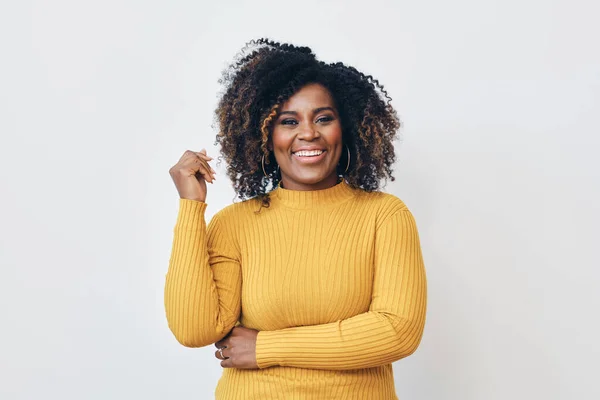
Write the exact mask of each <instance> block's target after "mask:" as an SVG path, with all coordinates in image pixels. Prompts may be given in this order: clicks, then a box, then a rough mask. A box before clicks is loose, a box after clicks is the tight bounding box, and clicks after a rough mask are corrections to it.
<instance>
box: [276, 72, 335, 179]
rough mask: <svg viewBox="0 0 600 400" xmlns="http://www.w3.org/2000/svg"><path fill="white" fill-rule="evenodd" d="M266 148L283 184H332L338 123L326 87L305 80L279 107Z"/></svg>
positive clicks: (333, 105) (332, 102) (333, 104)
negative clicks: (273, 160) (277, 167)
mask: <svg viewBox="0 0 600 400" xmlns="http://www.w3.org/2000/svg"><path fill="white" fill-rule="evenodd" d="M269 149H270V150H271V151H273V153H274V155H275V159H276V160H277V163H278V164H279V167H280V168H281V177H282V181H284V182H286V183H285V188H287V189H292V190H319V189H326V188H328V187H331V186H333V185H335V183H336V182H337V179H338V174H337V165H338V163H339V160H340V155H341V152H342V124H341V122H340V119H339V115H338V112H337V110H336V109H335V103H334V101H333V98H332V97H331V94H330V93H329V91H328V90H327V89H326V88H325V87H324V86H323V85H320V84H308V85H306V86H304V87H303V88H302V89H300V90H299V91H298V92H297V93H296V94H294V95H293V96H292V97H290V99H289V100H288V101H286V102H285V103H284V104H283V106H282V107H281V112H280V113H279V116H278V118H277V119H276V121H275V122H274V124H273V133H272V135H271V138H270V143H269Z"/></svg>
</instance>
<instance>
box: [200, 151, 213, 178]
mask: <svg viewBox="0 0 600 400" xmlns="http://www.w3.org/2000/svg"><path fill="white" fill-rule="evenodd" d="M196 155H197V156H198V157H199V158H200V160H202V161H204V162H206V165H208V167H209V168H210V170H211V172H212V173H213V174H216V173H217V171H215V170H214V169H213V168H212V167H211V166H210V164H209V163H208V162H209V161H212V157H209V156H207V155H204V154H202V153H196Z"/></svg>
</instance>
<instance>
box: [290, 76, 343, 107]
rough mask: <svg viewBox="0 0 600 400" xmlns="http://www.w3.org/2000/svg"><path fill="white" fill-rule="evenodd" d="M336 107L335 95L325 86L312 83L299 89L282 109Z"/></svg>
mask: <svg viewBox="0 0 600 400" xmlns="http://www.w3.org/2000/svg"><path fill="white" fill-rule="evenodd" d="M319 107H335V105H334V101H333V97H332V96H331V93H329V90H327V88H325V86H323V85H321V84H318V83H311V84H308V85H306V86H304V87H302V88H301V89H300V90H298V91H297V92H296V93H294V95H293V96H292V97H290V98H289V99H288V100H287V101H286V102H285V103H283V107H282V111H288V110H290V111H291V110H300V109H314V108H319Z"/></svg>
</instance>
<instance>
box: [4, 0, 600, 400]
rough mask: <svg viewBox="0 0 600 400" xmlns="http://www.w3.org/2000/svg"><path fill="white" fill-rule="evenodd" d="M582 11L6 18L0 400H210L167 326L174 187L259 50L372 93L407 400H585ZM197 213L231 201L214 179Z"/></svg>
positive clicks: (586, 112)
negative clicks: (253, 45)
mask: <svg viewBox="0 0 600 400" xmlns="http://www.w3.org/2000/svg"><path fill="white" fill-rule="evenodd" d="M599 8H600V7H599V6H598V3H597V2H594V1H591V0H590V1H587V2H585V1H567V0H560V1H559V0H557V1H550V0H546V1H535V0H520V1H513V0H503V1H482V0H478V1H476V0H471V1H467V0H457V1H443V0H437V1H426V0H425V1H395V2H392V1H389V2H385V1H375V0H371V1H363V2H357V1H344V2H342V1H341V0H340V1H336V2H327V1H299V2H265V1H256V0H254V1H236V2H233V1H229V2H228V1H218V2H212V3H210V4H207V3H204V2H201V1H191V0H189V1H170V2H166V1H164V2H158V1H147V0H146V1H142V0H137V1H135V0H118V1H117V0H104V1H76V0H71V1H67V0H53V1H5V2H2V5H1V6H0V46H1V47H0V49H1V53H0V61H1V62H0V72H1V73H0V134H1V142H0V179H1V184H0V191H1V196H0V202H1V207H0V245H1V248H0V267H1V275H0V323H1V329H0V398H2V399H6V400H13V399H15V400H16V399H62V400H68V399H147V400H150V399H192V398H193V399H209V398H211V397H212V393H213V390H214V387H215V385H216V382H217V379H218V378H219V376H220V374H221V367H220V366H219V364H218V360H216V359H215V358H213V351H214V350H213V348H212V347H211V346H209V347H206V348H203V349H187V348H184V347H182V346H180V345H179V344H178V343H177V342H176V341H175V339H174V337H173V336H172V334H171V333H170V331H169V330H168V328H167V325H166V320H165V316H164V308H163V297H162V296H163V294H162V290H163V285H164V277H165V273H166V270H167V266H168V259H169V253H170V247H171V240H172V233H173V232H172V229H173V226H174V222H175V217H176V213H177V204H178V202H177V199H178V196H177V193H176V190H175V188H174V185H173V184H172V182H171V180H170V177H169V175H168V169H169V168H170V167H171V166H172V165H173V164H174V163H175V162H176V161H177V160H178V158H179V156H180V155H181V153H183V151H185V150H186V149H192V150H200V149H201V148H202V147H207V148H208V149H209V153H210V154H213V155H216V149H215V148H214V147H213V142H214V136H215V133H216V132H215V130H214V129H213V128H211V124H212V121H213V111H214V108H215V105H216V101H217V94H218V91H219V86H218V82H217V80H218V78H219V77H220V72H221V70H222V69H223V68H224V67H225V66H226V65H227V64H228V63H229V62H230V61H231V60H232V58H233V56H234V55H235V54H236V52H237V51H238V50H239V49H240V48H241V47H242V45H243V44H244V43H245V42H247V41H248V40H250V39H252V38H258V37H261V36H268V37H271V38H273V39H276V40H278V41H283V42H292V43H295V44H299V45H308V46H310V47H312V49H313V50H314V51H315V52H316V54H317V55H318V56H319V58H321V59H322V60H324V61H328V62H333V61H344V62H346V63H348V64H350V65H353V66H356V67H357V68H358V69H360V70H362V71H364V72H365V73H368V74H372V75H373V76H375V77H376V78H378V79H379V80H380V81H381V82H382V83H383V84H384V85H385V87H386V88H387V89H388V91H389V93H390V95H391V96H392V97H393V104H394V106H395V107H396V108H397V110H398V112H399V114H400V116H401V119H402V121H403V123H404V127H403V129H402V131H401V134H402V138H403V140H402V141H401V142H399V143H398V146H397V149H398V159H399V161H398V163H397V165H396V173H395V175H396V177H397V181H396V182H394V183H393V184H392V183H390V184H389V185H388V186H387V187H386V189H385V190H386V191H389V192H391V193H394V194H396V195H397V196H399V197H400V198H401V199H403V200H404V201H405V202H406V204H407V205H408V206H409V208H410V209H411V210H412V211H413V213H414V215H415V217H416V220H417V225H418V227H419V232H420V236H421V243H422V248H423V253H424V257H425V262H426V266H427V272H428V279H429V310H428V319H427V327H426V332H425V336H424V338H423V341H422V343H421V347H420V348H419V350H418V351H417V353H415V354H414V355H413V356H411V357H409V358H407V359H404V360H401V361H399V362H397V363H395V364H394V369H395V374H396V386H397V392H398V395H399V397H400V398H401V399H406V400H409V399H410V400H432V399H436V400H437V399H452V400H495V399H498V400H500V399H598V398H600V386H599V382H598V374H599V367H598V358H599V357H600V351H599V344H598V341H599V338H600V329H599V324H600V323H599V321H598V314H599V312H598V308H599V306H600V299H599V297H600V296H599V294H598V292H599V291H600V290H599V288H600V272H599V269H600V257H599V255H598V247H599V244H600V243H599V239H600V228H599V226H600V225H599V224H600V218H599V217H600V212H599V209H600V207H599V204H598V203H599V201H600V184H599V183H600V179H599V178H600V162H599V161H598V157H597V154H598V152H599V150H600V146H599V144H600V129H599V128H598V125H599V122H598V119H599V118H598V117H599V116H600V107H599V105H600V98H599V97H600V52H599V50H598V48H599V45H598V38H600V28H599V25H598V23H597V19H598V18H597V17H598V14H599V11H600V9H599ZM217 171H218V172H219V173H220V174H219V177H218V182H217V183H216V184H215V185H214V186H210V187H209V189H210V192H209V197H208V199H207V202H208V203H209V209H208V215H209V216H211V215H212V214H214V213H215V212H216V211H218V210H219V209H220V208H222V207H223V206H225V205H227V204H230V203H231V201H232V199H233V191H232V190H231V188H230V187H229V182H228V181H227V179H226V177H225V175H224V168H223V165H221V166H220V167H219V168H217Z"/></svg>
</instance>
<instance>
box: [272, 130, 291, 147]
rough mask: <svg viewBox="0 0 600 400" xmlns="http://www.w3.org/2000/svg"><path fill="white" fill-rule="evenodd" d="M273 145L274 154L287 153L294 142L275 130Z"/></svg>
mask: <svg viewBox="0 0 600 400" xmlns="http://www.w3.org/2000/svg"><path fill="white" fill-rule="evenodd" d="M270 141H271V145H272V146H273V151H274V152H276V153H277V152H283V153H287V152H288V149H289V148H290V146H291V145H292V140H290V138H289V137H288V135H286V134H285V133H283V132H280V131H279V130H278V129H274V130H273V133H272V134H271V140H270Z"/></svg>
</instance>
